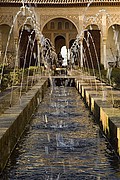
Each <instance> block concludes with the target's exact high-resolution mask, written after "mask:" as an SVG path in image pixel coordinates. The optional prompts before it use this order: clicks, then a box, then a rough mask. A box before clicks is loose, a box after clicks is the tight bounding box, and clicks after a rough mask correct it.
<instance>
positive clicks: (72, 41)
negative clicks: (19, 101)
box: [69, 39, 75, 49]
mask: <svg viewBox="0 0 120 180" xmlns="http://www.w3.org/2000/svg"><path fill="white" fill-rule="evenodd" d="M74 41H75V39H72V40H70V42H69V49H70V48H71V46H72V45H73V43H74Z"/></svg>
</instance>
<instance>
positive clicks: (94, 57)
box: [83, 24, 101, 69]
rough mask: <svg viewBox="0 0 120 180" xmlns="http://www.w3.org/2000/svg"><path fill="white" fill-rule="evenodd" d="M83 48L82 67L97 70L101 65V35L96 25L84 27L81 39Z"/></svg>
mask: <svg viewBox="0 0 120 180" xmlns="http://www.w3.org/2000/svg"><path fill="white" fill-rule="evenodd" d="M83 48H84V52H85V57H86V60H85V61H84V66H89V68H95V69H98V67H99V65H98V63H99V64H100V63H101V51H100V49H101V34H100V30H99V28H98V26H97V25H96V24H90V25H89V26H87V27H86V31H85V32H84V39H83Z"/></svg>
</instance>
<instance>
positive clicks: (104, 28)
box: [101, 10, 107, 69]
mask: <svg viewBox="0 0 120 180" xmlns="http://www.w3.org/2000/svg"><path fill="white" fill-rule="evenodd" d="M101 13H102V38H101V42H102V50H101V53H102V54H101V57H102V59H101V62H102V64H103V65H104V68H105V69H106V68H107V56H106V49H107V48H106V41H107V25H106V22H107V21H106V11H105V10H102V12H101Z"/></svg>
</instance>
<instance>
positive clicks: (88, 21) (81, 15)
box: [0, 6, 120, 68]
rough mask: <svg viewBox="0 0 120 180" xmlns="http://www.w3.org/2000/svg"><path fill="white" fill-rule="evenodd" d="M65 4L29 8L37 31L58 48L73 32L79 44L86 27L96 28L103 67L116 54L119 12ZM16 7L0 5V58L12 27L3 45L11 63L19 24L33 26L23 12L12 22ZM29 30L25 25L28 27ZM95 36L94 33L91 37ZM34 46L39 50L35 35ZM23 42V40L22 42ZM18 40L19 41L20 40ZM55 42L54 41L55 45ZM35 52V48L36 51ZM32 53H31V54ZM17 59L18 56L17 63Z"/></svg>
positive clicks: (15, 49) (68, 41)
mask: <svg viewBox="0 0 120 180" xmlns="http://www.w3.org/2000/svg"><path fill="white" fill-rule="evenodd" d="M101 8H102V7H89V8H88V9H86V7H76V8H74V7H66V8H52V7H49V8H45V7H40V8H38V7H36V8H35V7H34V8H31V11H33V14H34V16H35V17H36V21H37V25H38V27H39V31H40V32H41V33H42V34H43V35H44V36H45V37H47V38H49V39H50V40H51V42H52V43H53V45H54V46H55V48H56V51H57V53H58V52H59V50H60V48H61V46H62V45H64V44H65V45H66V47H67V48H69V47H70V46H71V42H73V41H74V40H75V39H76V37H77V36H79V37H80V38H79V40H80V44H81V45H83V39H84V36H85V31H86V29H88V30H90V31H99V35H100V36H99V37H98V38H99V43H100V46H99V47H98V48H99V49H100V51H99V52H100V55H99V58H100V60H99V61H100V63H101V64H103V65H104V68H107V64H108V62H109V61H115V60H116V58H119V57H120V54H119V51H120V45H119V43H120V13H119V7H107V6H106V7H104V9H101ZM18 11H19V8H18V7H9V8H8V7H1V8H0V60H1V62H2V56H3V55H4V53H5V50H6V46H7V41H8V39H9V37H8V35H9V31H10V29H11V27H12V26H14V27H13V31H12V32H11V34H10V40H9V46H8V49H7V57H6V58H7V62H9V63H10V64H14V59H15V58H16V51H17V48H18V42H19V36H20V31H21V27H22V26H23V25H25V24H24V23H25V22H26V24H28V25H30V26H31V27H32V28H33V29H34V28H35V27H34V22H33V21H31V19H30V18H28V20H26V19H27V17H28V16H27V14H25V15H22V14H20V15H18V17H17V19H16V21H15V23H14V25H13V20H14V17H15V15H16V14H17V12H18ZM28 31H29V29H28ZM95 39H97V36H96V37H95ZM35 41H36V49H38V50H37V51H39V45H40V39H39V38H38V36H36V35H35ZM23 43H24V42H23ZM23 43H22V44H23ZM57 44H58V45H57ZM37 53H39V52H37ZM33 56H34V55H33ZM17 66H20V62H19V60H18V65H17Z"/></svg>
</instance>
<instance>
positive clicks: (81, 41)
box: [80, 39, 83, 68]
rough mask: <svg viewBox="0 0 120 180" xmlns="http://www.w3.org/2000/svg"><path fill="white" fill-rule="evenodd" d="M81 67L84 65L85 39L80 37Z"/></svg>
mask: <svg viewBox="0 0 120 180" xmlns="http://www.w3.org/2000/svg"><path fill="white" fill-rule="evenodd" d="M80 67H81V68H82V67H83V39H80Z"/></svg>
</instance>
